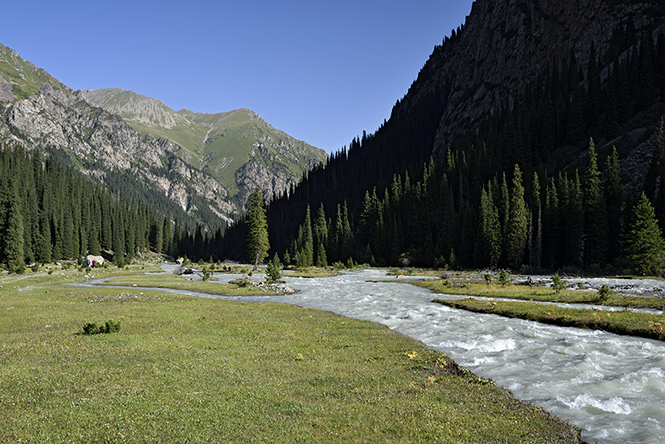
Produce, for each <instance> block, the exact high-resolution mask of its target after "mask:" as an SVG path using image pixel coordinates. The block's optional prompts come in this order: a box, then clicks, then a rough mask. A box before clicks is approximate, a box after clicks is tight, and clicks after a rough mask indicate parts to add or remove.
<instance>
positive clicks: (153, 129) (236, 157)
mask: <svg viewBox="0 0 665 444" xmlns="http://www.w3.org/2000/svg"><path fill="white" fill-rule="evenodd" d="M85 97H86V100H88V102H89V103H91V104H92V105H94V106H98V107H101V108H103V109H105V110H106V111H109V112H111V113H115V114H119V115H120V116H121V117H122V118H123V119H124V120H125V121H126V122H127V123H128V124H129V125H130V126H132V127H133V128H134V129H136V130H137V131H139V132H141V133H143V134H149V135H150V136H152V137H155V138H163V139H167V140H170V141H172V142H173V143H175V144H177V145H179V146H181V147H182V148H183V150H182V151H181V152H180V154H181V156H182V158H183V159H184V160H185V161H186V162H188V163H189V164H191V165H192V166H194V167H196V168H200V169H201V170H202V171H204V172H206V173H208V174H210V175H211V176H212V177H214V178H215V179H217V180H218V181H219V182H220V183H221V184H222V186H224V188H226V189H227V190H228V191H229V194H230V195H231V196H239V195H240V196H242V195H245V194H246V192H247V190H246V187H247V186H250V187H251V186H253V185H254V186H260V187H261V188H262V189H263V190H264V191H276V192H281V191H283V190H284V187H285V186H288V185H289V184H290V183H292V182H294V181H297V180H298V179H299V178H300V177H301V176H302V173H303V172H305V171H307V170H309V169H310V168H311V167H313V166H314V165H316V164H318V163H320V162H323V161H324V160H325V158H326V155H325V153H324V152H323V151H322V150H319V149H317V148H314V147H312V146H310V145H308V144H306V143H305V142H301V141H298V140H296V139H294V138H293V137H291V136H289V135H287V134H286V133H284V132H282V131H279V130H276V129H275V128H273V127H272V126H271V125H269V124H268V123H266V122H265V121H264V120H263V119H261V118H260V117H259V116H258V115H257V114H256V113H254V112H253V111H251V110H248V109H245V108H243V109H238V110H233V111H229V112H224V113H217V114H203V113H194V112H192V111H190V110H188V109H182V110H180V111H178V112H176V111H173V110H172V109H171V108H169V107H168V106H166V105H165V104H164V103H162V102H160V101H159V100H156V99H152V98H149V97H145V96H142V95H140V94H137V93H135V92H133V91H124V90H122V89H119V88H110V89H99V90H95V91H90V90H89V91H86V92H85ZM252 162H254V163H256V164H257V165H255V166H254V167H253V168H244V167H245V166H246V165H248V164H249V163H252ZM258 166H260V167H263V168H260V167H259V168H257V167H258ZM266 172H267V173H268V175H269V176H273V177H274V179H276V180H271V179H273V178H271V177H265V173H266ZM252 175H254V177H252ZM248 176H249V177H248ZM262 176H263V177H262ZM266 179H268V181H266ZM249 191H251V190H249ZM240 201H241V202H243V201H244V200H243V199H242V198H240Z"/></svg>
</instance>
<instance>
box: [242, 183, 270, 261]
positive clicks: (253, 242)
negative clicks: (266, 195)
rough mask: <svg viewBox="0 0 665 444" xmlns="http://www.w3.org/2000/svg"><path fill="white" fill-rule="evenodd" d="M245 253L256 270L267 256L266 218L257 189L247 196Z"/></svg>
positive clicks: (263, 203) (268, 247)
mask: <svg viewBox="0 0 665 444" xmlns="http://www.w3.org/2000/svg"><path fill="white" fill-rule="evenodd" d="M245 223H246V224H247V255H248V256H249V259H250V261H251V262H252V263H253V264H254V270H258V268H259V263H261V262H263V260H264V259H265V258H266V257H267V256H268V250H269V249H270V242H269V241H268V222H267V220H266V210H265V202H264V201H263V197H262V196H261V193H260V192H259V190H258V189H256V190H255V191H254V193H253V194H252V195H251V197H250V198H249V203H248V210H247V219H246V221H245Z"/></svg>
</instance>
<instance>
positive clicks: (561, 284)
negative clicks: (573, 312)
mask: <svg viewBox="0 0 665 444" xmlns="http://www.w3.org/2000/svg"><path fill="white" fill-rule="evenodd" d="M552 288H553V289H554V291H555V292H557V293H559V292H560V291H561V290H563V289H564V288H566V281H563V280H561V278H560V277H559V275H558V274H555V275H554V276H552Z"/></svg>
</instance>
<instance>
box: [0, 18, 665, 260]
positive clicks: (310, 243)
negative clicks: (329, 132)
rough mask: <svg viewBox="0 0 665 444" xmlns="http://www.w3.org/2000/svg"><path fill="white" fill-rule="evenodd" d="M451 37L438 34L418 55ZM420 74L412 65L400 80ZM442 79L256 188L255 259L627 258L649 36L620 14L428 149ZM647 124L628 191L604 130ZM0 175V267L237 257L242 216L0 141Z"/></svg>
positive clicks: (242, 247) (660, 53)
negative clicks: (321, 155) (282, 181)
mask: <svg viewBox="0 0 665 444" xmlns="http://www.w3.org/2000/svg"><path fill="white" fill-rule="evenodd" d="M462 32H464V29H462V28H460V29H459V30H458V32H457V36H459V35H460V33H462ZM455 42H456V40H455V38H450V39H446V40H445V41H444V44H443V45H442V46H439V47H437V48H436V49H435V51H434V54H433V55H432V57H431V58H430V60H432V59H433V58H435V56H436V55H437V54H438V53H439V52H443V51H445V50H446V47H447V46H450V45H454V44H455ZM434 75H435V73H434V70H433V69H432V68H431V66H430V65H429V63H428V64H425V66H424V67H423V69H422V70H421V72H420V74H419V76H418V79H417V80H416V81H415V82H414V85H413V86H412V88H413V87H415V86H417V85H418V84H419V83H420V82H424V81H426V80H427V79H428V78H430V77H431V76H434ZM445 85H446V84H445V83H444V84H443V86H441V87H440V88H438V89H437V88H434V89H433V90H429V91H428V93H427V94H426V95H423V97H421V98H420V99H419V100H418V101H410V103H408V106H407V103H405V101H398V102H397V103H396V105H395V106H394V108H393V111H392V115H391V118H390V119H389V120H388V121H385V122H384V124H383V125H381V127H380V128H379V129H378V130H377V131H376V132H375V133H374V134H370V135H368V134H366V133H363V135H362V137H358V138H355V139H354V140H353V141H352V142H351V144H350V146H349V147H348V148H346V147H344V148H343V149H341V150H340V151H339V152H337V153H335V154H333V155H332V156H331V157H330V158H329V159H328V161H327V163H326V164H322V165H320V166H318V167H316V168H314V169H313V170H312V171H310V172H308V173H307V174H305V175H304V177H303V178H302V181H301V182H300V184H299V185H297V186H292V187H291V188H290V189H289V190H288V191H287V192H286V193H285V194H284V195H282V196H272V199H271V200H270V201H269V202H268V205H267V211H266V217H267V224H268V227H269V245H270V247H271V250H270V252H269V257H273V256H274V255H275V254H277V255H278V256H279V258H280V259H281V260H282V262H283V263H285V264H287V265H288V264H293V265H300V266H307V265H319V266H325V265H330V264H333V263H340V262H341V263H343V264H353V263H367V264H371V265H376V266H394V265H414V266H424V267H502V268H512V269H531V270H552V269H561V268H564V267H570V268H574V269H586V270H598V271H602V270H609V269H612V270H623V269H626V268H629V267H630V266H631V262H630V260H629V259H630V257H631V254H629V253H630V248H631V246H630V245H627V244H626V240H627V239H628V241H629V243H630V239H631V237H630V236H629V231H630V228H631V226H632V225H631V224H632V223H633V220H632V218H633V213H634V212H633V208H634V207H635V206H636V204H637V203H638V199H639V198H640V195H641V194H642V192H644V195H645V197H646V198H647V199H648V201H649V204H650V205H652V207H653V211H654V216H655V218H657V220H658V221H659V224H660V227H661V229H662V228H663V225H664V224H665V190H663V188H662V186H661V185H660V184H662V183H664V182H663V181H665V150H664V147H663V125H662V120H661V116H662V115H663V114H664V113H665V103H664V102H665V100H664V92H665V36H663V34H662V33H652V32H651V30H646V31H645V32H644V33H643V34H642V35H637V33H636V31H635V29H634V26H632V21H631V20H628V21H627V22H626V23H625V24H624V25H622V26H620V27H619V28H617V29H616V30H615V32H614V36H613V38H612V42H611V44H610V47H609V50H608V51H607V52H606V53H605V54H602V55H601V54H596V51H595V48H593V47H592V48H591V56H590V58H589V61H588V62H587V63H580V62H578V61H577V60H576V59H575V57H574V56H572V55H571V56H570V57H569V58H567V59H565V60H559V61H557V63H555V64H554V65H553V66H550V67H549V69H548V70H546V74H544V75H542V76H541V77H540V78H539V79H538V80H536V81H535V82H532V83H531V84H529V85H527V86H526V87H525V89H524V91H523V92H522V93H521V95H519V96H517V97H515V98H514V100H513V101H511V102H506V103H505V104H504V105H503V106H502V107H501V108H500V109H499V110H498V111H497V112H495V113H493V114H491V115H488V116H487V117H486V118H485V119H484V120H483V121H481V122H480V124H479V125H477V126H476V127H475V128H474V129H473V130H471V131H469V132H467V133H465V134H462V135H461V136H457V137H456V138H455V139H454V142H453V143H452V144H451V145H450V146H448V147H446V148H445V149H444V150H441V151H436V152H433V150H432V147H433V146H434V142H435V135H436V133H437V127H438V125H439V123H440V119H441V116H442V115H443V113H444V111H445V109H446V105H447V101H448V96H449V94H450V91H449V90H448V87H447V86H445ZM657 121H661V124H660V127H658V126H656V128H655V130H653V128H652V131H651V132H650V133H649V134H650V136H649V138H650V139H649V141H650V146H651V147H652V149H651V151H652V152H651V153H649V154H650V160H649V164H650V166H649V167H648V172H647V173H646V175H645V178H644V180H643V181H641V182H639V183H640V186H639V187H638V188H635V187H634V184H635V181H631V180H629V179H632V178H628V177H626V175H625V174H624V172H623V171H622V164H623V162H622V161H623V157H622V155H624V154H626V152H627V151H629V149H630V147H626V145H625V144H624V145H619V148H620V149H617V147H615V144H614V143H613V141H615V140H621V137H620V136H621V135H622V134H626V133H628V132H630V131H631V130H632V129H634V128H643V127H644V125H647V124H646V123H645V122H650V123H649V125H652V124H653V122H657ZM652 126H653V125H652ZM621 148H623V150H622V149H621ZM0 173H1V174H0V180H2V188H1V189H2V195H1V196H0V263H4V264H6V266H7V268H8V269H10V270H13V271H19V270H21V269H22V268H23V267H24V266H25V264H31V263H35V262H42V263H43V262H49V261H51V260H61V259H76V258H80V257H81V256H83V255H85V254H87V253H91V254H100V253H104V254H106V255H107V256H109V257H112V258H113V259H114V260H115V261H116V262H117V263H119V264H122V263H124V262H125V261H127V260H131V258H132V257H134V256H135V255H137V254H140V253H141V252H143V251H147V250H153V251H156V252H159V253H166V254H169V255H171V256H173V257H177V256H187V257H189V258H190V259H197V260H198V259H204V260H209V259H212V260H224V259H233V260H240V261H247V260H249V258H248V257H247V244H246V239H247V224H246V223H244V220H240V221H237V222H236V223H235V224H233V225H232V226H230V227H228V228H226V229H223V228H220V229H218V230H217V231H215V232H209V231H208V230H207V229H206V228H204V227H203V226H198V227H191V226H185V225H182V224H181V222H179V221H178V220H177V217H173V216H171V215H169V214H166V215H165V214H163V213H161V214H160V213H158V212H157V211H158V210H155V209H154V208H152V207H150V206H149V205H147V204H145V203H139V202H137V201H131V202H130V201H128V200H127V199H126V198H124V197H122V196H121V195H119V194H118V195H116V194H111V193H110V192H109V191H107V190H104V189H102V188H101V187H99V186H95V185H92V184H91V182H90V181H88V180H87V179H86V178H84V177H82V176H80V175H78V174H76V173H75V172H74V170H73V169H72V168H71V167H69V168H65V167H63V166H60V165H59V164H57V162H56V161H54V160H53V158H51V157H44V158H42V157H40V156H39V155H38V154H36V153H32V154H28V153H27V152H25V151H23V150H21V149H17V150H15V151H14V152H10V151H9V150H6V149H3V150H2V152H1V153H0ZM642 210H644V209H643V208H642ZM644 211H646V210H644ZM644 211H643V212H644ZM647 213H648V211H647ZM627 247H629V248H627Z"/></svg>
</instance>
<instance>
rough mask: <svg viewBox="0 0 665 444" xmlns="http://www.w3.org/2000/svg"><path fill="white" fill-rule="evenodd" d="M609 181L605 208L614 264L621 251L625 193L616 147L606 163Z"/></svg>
mask: <svg viewBox="0 0 665 444" xmlns="http://www.w3.org/2000/svg"><path fill="white" fill-rule="evenodd" d="M606 175H607V181H606V183H605V208H606V210H607V238H608V247H609V248H608V260H609V261H610V262H613V261H614V260H615V259H616V258H617V256H618V255H619V252H620V251H621V240H622V239H621V238H622V231H623V223H622V220H623V217H622V212H621V207H622V205H623V193H622V190H621V171H620V169H619V155H618V154H617V149H616V147H613V148H612V154H610V155H609V156H608V157H607V162H606Z"/></svg>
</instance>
